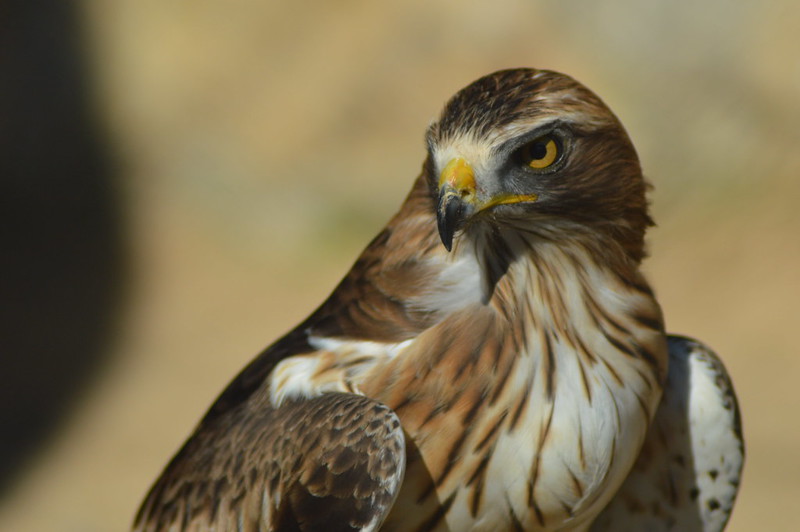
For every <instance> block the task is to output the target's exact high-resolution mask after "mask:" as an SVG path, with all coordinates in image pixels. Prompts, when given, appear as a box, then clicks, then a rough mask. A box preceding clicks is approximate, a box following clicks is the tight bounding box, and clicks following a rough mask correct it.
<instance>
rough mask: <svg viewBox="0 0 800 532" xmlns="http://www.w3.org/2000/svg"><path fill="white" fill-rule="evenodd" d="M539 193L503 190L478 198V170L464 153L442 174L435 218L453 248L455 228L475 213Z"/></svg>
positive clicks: (526, 200) (533, 199) (531, 200)
mask: <svg viewBox="0 0 800 532" xmlns="http://www.w3.org/2000/svg"><path fill="white" fill-rule="evenodd" d="M538 199H539V196H537V195H536V194H508V193H500V194H496V195H493V196H491V197H488V198H485V199H482V200H479V199H478V192H477V187H476V185H475V171H474V170H473V169H472V167H471V166H470V165H469V163H468V162H467V161H465V160H464V159H462V158H461V157H456V158H455V159H452V160H451V161H450V162H449V163H447V166H445V167H444V170H442V175H441V176H439V202H438V204H437V206H436V222H437V224H438V226H439V237H440V238H441V239H442V244H444V247H445V248H446V249H447V251H450V250H451V249H452V248H453V236H454V235H455V232H456V231H458V230H459V229H461V228H462V227H463V226H464V222H465V221H466V220H467V219H469V218H470V217H471V216H472V215H473V214H474V213H477V212H480V211H484V210H486V209H491V208H493V207H497V206H498V205H511V204H514V203H534V202H536V201H537V200H538Z"/></svg>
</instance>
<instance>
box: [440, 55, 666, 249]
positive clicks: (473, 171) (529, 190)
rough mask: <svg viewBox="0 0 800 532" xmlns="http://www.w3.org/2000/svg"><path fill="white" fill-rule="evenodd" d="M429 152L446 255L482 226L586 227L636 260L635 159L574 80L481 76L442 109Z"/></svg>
mask: <svg viewBox="0 0 800 532" xmlns="http://www.w3.org/2000/svg"><path fill="white" fill-rule="evenodd" d="M427 143H428V151H429V155H428V159H427V163H426V166H427V172H426V173H427V176H428V181H429V185H430V189H431V191H432V194H433V196H434V199H435V204H436V217H437V221H438V227H439V234H440V236H441V239H442V242H443V244H444V246H445V247H446V248H447V249H448V250H450V249H451V247H452V245H453V239H454V237H455V238H458V235H459V234H460V233H461V232H463V231H465V230H468V228H469V226H470V225H472V224H475V223H480V222H481V221H486V222H488V223H493V224H496V225H502V226H509V225H511V226H513V225H519V224H520V223H524V224H526V225H527V226H529V227H530V226H531V225H534V226H535V225H536V224H539V225H541V226H542V227H544V226H548V227H550V228H551V229H552V228H558V227H564V228H567V227H571V228H576V227H589V228H591V229H592V231H600V233H602V234H604V235H609V236H610V237H611V238H612V239H614V240H616V241H617V242H619V243H620V244H621V245H622V247H623V248H625V249H626V250H627V251H628V253H629V254H630V255H631V256H632V257H633V258H634V259H635V260H637V261H638V260H640V259H641V257H642V255H643V253H644V251H643V240H644V231H645V229H646V227H647V226H648V225H650V224H651V223H652V222H651V220H650V217H649V216H648V213H647V201H646V199H645V191H646V184H645V181H644V178H643V177H642V172H641V168H640V165H639V160H638V157H637V156H636V152H635V150H634V148H633V145H632V144H631V141H630V139H629V138H628V136H627V134H626V133H625V130H624V129H623V127H622V125H621V124H620V122H619V120H617V118H616V117H615V116H614V114H613V113H612V112H611V111H610V110H609V109H608V107H606V106H605V104H603V102H602V101H601V100H600V99H599V98H598V97H597V96H596V95H595V94H594V93H592V92H591V91H589V90H588V89H587V88H586V87H584V86H583V85H581V84H580V83H578V82H577V81H575V80H573V79H572V78H570V77H568V76H565V75H563V74H559V73H556V72H551V71H545V70H533V69H516V70H504V71H500V72H495V73H494V74H490V75H488V76H485V77H483V78H481V79H479V80H477V81H475V82H474V83H472V84H471V85H469V86H467V87H466V88H464V89H462V90H461V91H460V92H458V93H457V94H456V95H455V96H454V97H453V98H452V99H451V100H450V101H449V102H448V103H447V104H446V105H445V108H444V110H443V111H442V114H441V116H440V118H439V120H438V121H437V122H435V123H434V124H433V125H432V126H431V127H430V128H429V130H428V134H427ZM564 222H566V223H564ZM551 232H552V231H551Z"/></svg>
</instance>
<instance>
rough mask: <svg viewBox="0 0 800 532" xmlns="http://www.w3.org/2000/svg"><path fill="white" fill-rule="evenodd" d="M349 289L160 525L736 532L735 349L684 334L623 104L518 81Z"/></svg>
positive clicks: (502, 76) (207, 446)
mask: <svg viewBox="0 0 800 532" xmlns="http://www.w3.org/2000/svg"><path fill="white" fill-rule="evenodd" d="M426 140H427V157H426V159H425V161H424V163H423V166H422V172H421V174H420V176H419V177H418V178H417V180H416V181H415V182H414V185H413V187H412V189H411V192H410V194H409V195H408V197H407V198H406V200H405V202H404V203H403V204H402V206H401V207H400V210H399V212H398V213H397V214H396V215H395V216H394V217H393V218H392V219H391V220H390V221H389V223H388V225H387V226H386V227H385V228H384V229H383V230H382V231H381V232H380V233H379V234H378V236H377V237H375V239H374V240H373V241H372V242H371V243H370V244H369V245H368V246H367V248H366V249H365V250H364V251H363V253H362V254H361V255H360V257H359V258H358V259H357V260H356V262H355V264H354V265H353V267H352V269H351V270H350V272H349V273H348V274H347V275H346V276H345V278H344V279H343V280H342V281H341V283H340V284H339V286H338V287H337V288H336V289H335V290H334V291H333V293H332V294H331V296H330V297H329V298H328V299H327V300H326V301H325V302H324V303H323V304H322V305H321V306H320V307H319V308H318V309H317V310H316V311H315V312H313V313H312V314H311V316H310V317H309V318H308V319H306V320H305V321H304V322H303V323H301V324H300V325H298V326H297V328H295V329H294V330H292V331H291V332H289V333H288V334H286V336H284V337H283V338H281V339H279V340H278V341H277V342H275V343H274V344H273V345H272V346H270V347H269V348H267V349H266V350H265V351H264V352H262V353H261V354H260V355H259V356H258V357H256V358H255V359H254V360H253V361H252V362H251V363H250V364H249V365H248V366H247V367H246V368H245V369H244V370H243V371H242V372H241V373H240V374H239V375H238V376H237V377H236V378H235V379H234V380H233V382H232V383H231V384H230V385H229V386H228V387H227V388H226V389H225V390H224V391H223V392H222V394H221V395H220V396H219V398H218V399H217V400H216V402H215V403H214V404H213V405H212V406H211V408H210V409H209V411H208V412H207V413H206V415H205V417H204V418H203V419H202V421H201V422H200V424H199V425H198V427H197V428H196V430H195V431H194V433H193V434H192V435H191V436H190V437H189V439H188V441H187V442H186V443H185V444H184V446H183V447H182V448H181V449H180V450H179V451H178V453H177V454H176V455H175V457H174V458H173V459H172V461H171V462H170V463H169V464H168V465H167V467H166V469H165V470H164V472H163V473H162V475H161V477H160V478H159V479H158V480H157V481H156V482H155V485H154V486H153V487H152V489H151V490H150V492H149V494H148V495H147V497H146V498H145V500H144V502H143V504H142V506H141V509H140V510H139V513H138V515H137V517H136V519H135V524H134V528H135V529H136V530H140V531H162V530H163V531H166V530H217V531H223V530H247V531H255V530H279V531H295V530H303V531H309V530H325V531H356V530H359V531H372V530H379V529H380V530H389V531H433V530H436V531H446V530H449V531H458V532H460V531H500V530H562V531H563V530H573V531H585V530H593V531H601V530H684V531H686V530H704V531H710V530H721V529H722V528H724V526H725V524H726V522H727V519H728V517H729V515H730V512H731V509H732V507H733V504H734V499H735V497H736V493H737V489H738V483H739V477H740V472H741V468H742V464H743V457H744V448H743V440H742V434H741V430H740V423H739V413H738V408H737V404H736V398H735V395H734V392H733V389H732V387H731V383H730V380H729V379H728V377H727V375H726V372H725V369H724V367H723V365H722V363H721V362H720V360H719V359H718V358H717V357H716V356H715V355H714V353H713V352H711V351H710V350H709V349H708V348H707V347H705V346H703V345H702V344H700V343H698V342H695V341H693V340H690V339H688V338H682V337H677V336H668V335H667V334H666V333H665V331H664V322H663V318H662V313H661V309H660V307H659V305H658V302H657V301H656V298H655V296H654V295H653V291H652V290H651V288H650V286H649V285H648V283H647V281H646V280H645V278H644V277H643V275H642V273H641V271H640V263H641V261H642V259H643V257H644V256H645V250H644V235H645V230H646V229H647V227H648V226H650V225H652V221H651V218H650V216H649V214H648V204H647V200H646V198H645V192H646V188H647V184H646V182H645V180H644V178H643V176H642V171H641V168H640V165H639V161H638V158H637V155H636V152H635V150H634V148H633V145H632V144H631V141H630V139H629V138H628V136H627V134H626V132H625V130H624V129H623V127H622V125H621V124H620V122H619V121H618V120H617V118H616V117H615V116H614V114H613V113H612V112H611V111H610V110H609V109H608V108H607V107H606V106H605V105H604V104H603V103H602V101H601V100H600V99H599V98H598V97H597V96H596V95H595V94H593V93H592V92H590V91H589V90H588V89H587V88H585V87H584V86H583V85H581V84H580V83H578V82H576V81H575V80H573V79H572V78H570V77H568V76H565V75H563V74H559V73H556V72H551V71H546V70H534V69H515V70H505V71H500V72H495V73H493V74H490V75H488V76H485V77H483V78H481V79H479V80H477V81H475V82H474V83H472V84H470V85H469V86H467V87H466V88H464V89H463V90H461V91H460V92H458V93H457V94H456V95H455V96H454V97H453V98H452V99H451V100H450V101H449V102H448V103H447V104H446V105H445V107H444V110H443V112H442V114H441V116H440V117H439V119H438V120H437V121H436V122H435V123H433V124H432V125H431V126H430V127H429V129H428V131H427V135H426Z"/></svg>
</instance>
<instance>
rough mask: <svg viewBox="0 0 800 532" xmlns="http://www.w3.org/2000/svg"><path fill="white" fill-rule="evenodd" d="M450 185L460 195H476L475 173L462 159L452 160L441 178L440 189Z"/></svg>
mask: <svg viewBox="0 0 800 532" xmlns="http://www.w3.org/2000/svg"><path fill="white" fill-rule="evenodd" d="M445 185H449V186H450V187H451V188H453V189H455V190H457V191H458V192H460V193H462V194H463V193H468V194H469V193H472V194H474V193H475V172H474V171H473V170H472V167H471V166H470V165H469V163H468V162H467V161H465V160H464V159H462V158H461V157H456V158H455V159H452V160H451V161H450V162H449V163H447V166H445V167H444V170H442V174H441V175H440V176H439V188H442V187H443V186H445Z"/></svg>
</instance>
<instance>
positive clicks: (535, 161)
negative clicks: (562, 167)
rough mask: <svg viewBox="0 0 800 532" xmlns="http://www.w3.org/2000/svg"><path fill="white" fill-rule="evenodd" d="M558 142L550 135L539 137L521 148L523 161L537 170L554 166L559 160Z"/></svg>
mask: <svg viewBox="0 0 800 532" xmlns="http://www.w3.org/2000/svg"><path fill="white" fill-rule="evenodd" d="M558 154H559V149H558V142H556V139H554V138H553V137H551V136H550V135H545V136H543V137H539V138H537V139H535V140H534V141H532V142H529V143H528V144H525V145H524V146H523V147H522V148H520V151H519V155H520V157H521V159H522V161H523V162H524V163H525V164H527V165H528V166H530V167H531V168H533V169H535V170H541V169H543V168H547V167H548V166H550V165H552V164H553V163H554V162H556V160H557V159H558Z"/></svg>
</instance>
